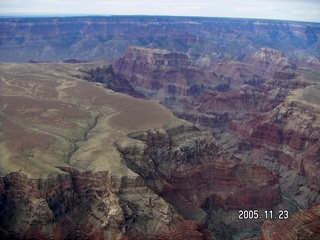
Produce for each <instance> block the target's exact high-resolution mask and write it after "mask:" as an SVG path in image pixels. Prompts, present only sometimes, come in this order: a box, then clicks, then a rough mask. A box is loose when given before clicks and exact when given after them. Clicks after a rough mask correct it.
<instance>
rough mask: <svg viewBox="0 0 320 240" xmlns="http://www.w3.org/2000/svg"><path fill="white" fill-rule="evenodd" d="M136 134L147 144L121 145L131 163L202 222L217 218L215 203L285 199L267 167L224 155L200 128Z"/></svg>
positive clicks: (237, 205)
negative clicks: (213, 209)
mask: <svg viewBox="0 0 320 240" xmlns="http://www.w3.org/2000/svg"><path fill="white" fill-rule="evenodd" d="M130 136H131V137H132V138H135V139H139V140H141V141H143V142H144V143H145V147H144V148H141V147H139V146H134V145H130V146H123V145H119V150H120V151H121V153H122V154H123V158H124V160H125V161H126V164H127V165H128V167H129V168H130V169H132V170H133V171H135V172H136V173H138V174H139V175H140V176H141V177H142V178H143V179H144V181H145V182H146V184H147V186H148V187H149V188H150V189H151V190H153V191H154V192H155V193H157V194H158V195H159V196H161V197H162V198H163V199H164V200H165V201H166V202H168V203H169V204H170V205H171V206H172V207H173V208H174V209H175V210H176V211H178V212H179V213H180V214H181V215H182V216H183V217H184V218H185V219H187V220H192V221H194V222H196V223H197V224H198V225H199V226H205V224H206V223H207V221H208V218H209V217H210V218H213V216H214V215H211V216H209V215H208V214H209V212H210V211H209V209H212V208H222V209H225V210H232V209H233V210H239V209H251V208H270V207H272V206H274V205H277V204H279V203H280V202H281V196H280V188H279V186H280V185H279V182H278V179H277V177H276V176H274V175H272V174H271V173H270V172H269V171H268V170H266V169H265V168H263V167H258V166H256V165H250V164H248V165H247V164H243V163H242V162H241V161H240V160H239V159H236V158H234V157H232V156H231V155H226V154H223V152H222V149H221V148H219V147H218V146H217V145H216V142H215V141H214V140H213V139H212V138H211V137H210V136H209V135H208V134H207V135H203V133H201V132H200V131H199V130H197V129H196V128H194V127H186V126H177V127H174V128H169V129H165V130H155V131H148V132H138V133H134V134H131V135H130ZM210 214H212V212H210ZM228 214H230V213H228V212H226V213H225V215H228ZM233 221H235V222H237V221H238V220H236V219H235V220H233ZM229 224H230V223H229ZM238 224H240V225H241V223H238ZM215 226H217V225H215ZM209 230H211V231H212V230H213V229H210V228H209ZM251 230H252V229H251ZM256 230H257V229H256ZM212 232H213V233H214V231H212ZM214 234H217V233H214ZM218 236H219V234H218ZM220 237H221V236H220Z"/></svg>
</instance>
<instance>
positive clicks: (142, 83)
mask: <svg viewBox="0 0 320 240" xmlns="http://www.w3.org/2000/svg"><path fill="white" fill-rule="evenodd" d="M113 65H114V69H115V72H116V73H117V74H118V75H119V76H120V77H121V78H124V79H127V80H128V81H129V83H130V84H131V85H132V86H133V88H134V89H136V91H139V92H141V93H144V94H145V95H147V96H148V97H149V98H150V97H153V98H161V97H162V96H163V95H170V94H173V95H175V96H178V95H187V94H188V92H189V91H190V87H191V86H192V85H194V86H197V85H196V82H197V81H199V82H201V83H202V84H205V83H206V82H208V81H206V77H205V73H204V72H203V71H202V70H201V69H199V67H197V66H195V65H194V63H193V62H192V61H191V60H190V59H189V57H188V56H187V55H185V54H183V53H178V52H169V51H166V50H160V49H148V48H140V47H130V48H128V50H127V52H126V55H125V56H123V57H121V58H119V59H117V60H116V61H115V62H114V64H113ZM157 94H158V95H159V96H157Z"/></svg>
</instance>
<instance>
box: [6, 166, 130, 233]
mask: <svg viewBox="0 0 320 240" xmlns="http://www.w3.org/2000/svg"><path fill="white" fill-rule="evenodd" d="M63 170H65V171H67V172H68V173H66V174H60V175H57V176H55V177H51V178H49V179H29V178H27V177H26V176H25V175H23V174H20V173H17V172H15V173H10V174H8V175H6V176H5V177H2V178H1V189H0V190H1V193H0V195H1V197H0V199H1V211H2V217H1V226H2V227H1V236H2V239H12V238H13V239H28V238H40V239H75V238H77V239H79V238H80V239H84V238H89V239H126V237H125V234H124V233H123V232H122V229H123V228H124V222H125V220H124V217H123V213H122V209H121V207H120V206H119V200H118V198H117V197H116V196H115V195H114V194H113V193H112V191H111V178H110V176H109V174H108V173H107V172H97V173H90V172H79V171H77V170H75V169H72V168H63Z"/></svg>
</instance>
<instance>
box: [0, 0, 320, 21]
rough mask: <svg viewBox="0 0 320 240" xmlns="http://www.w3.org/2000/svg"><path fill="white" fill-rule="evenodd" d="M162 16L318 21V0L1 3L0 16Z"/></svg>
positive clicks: (36, 0) (7, 0)
mask: <svg viewBox="0 0 320 240" xmlns="http://www.w3.org/2000/svg"><path fill="white" fill-rule="evenodd" d="M13 15H14V16H83V15H166V16H199V17H230V18H256V19H274V20H293V21H307V22H320V1H319V0H303V1H302V0H255V1H252V0H244V1H236V0H217V1H215V2H212V1H211V0H210V1H209V0H198V1H194V0H184V1H179V0H170V1H168V0H163V1H150V0H137V1H129V0H119V1H103V0H92V1H90V2H88V1H85V0H79V1H76V2H75V1H71V0H56V1H52V0H47V1H40V0H30V1H27V2H26V1H23V0H15V1H12V0H2V1H1V2H0V16H13Z"/></svg>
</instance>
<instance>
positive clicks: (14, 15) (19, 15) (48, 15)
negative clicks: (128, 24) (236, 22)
mask: <svg viewBox="0 0 320 240" xmlns="http://www.w3.org/2000/svg"><path fill="white" fill-rule="evenodd" d="M54 17H56V18H68V17H177V18H179V17H181V18H216V19H219V18H220V19H243V20H262V21H286V22H303V23H320V21H318V22H312V21H304V20H292V19H275V18H246V17H221V16H219V17H218V16H196V15H186V16H183V15H160V14H159V15H157V14H150V15H149V14H87V13H83V14H82V13H80V14H73V13H40V14H39V13H36V14H33V13H5V14H3V13H0V18H54Z"/></svg>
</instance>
